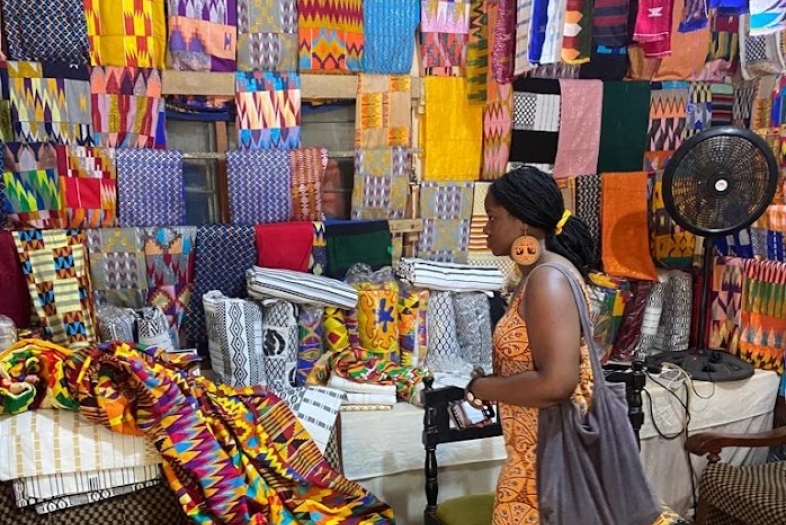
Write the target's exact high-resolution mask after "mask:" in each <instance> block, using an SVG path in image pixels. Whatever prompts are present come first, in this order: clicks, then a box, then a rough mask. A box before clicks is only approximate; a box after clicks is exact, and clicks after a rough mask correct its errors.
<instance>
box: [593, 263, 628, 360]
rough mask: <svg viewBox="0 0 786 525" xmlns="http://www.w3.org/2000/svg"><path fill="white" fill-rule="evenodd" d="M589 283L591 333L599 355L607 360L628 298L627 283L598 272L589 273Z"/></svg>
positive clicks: (615, 339) (620, 324) (612, 349)
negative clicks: (599, 350)
mask: <svg viewBox="0 0 786 525" xmlns="http://www.w3.org/2000/svg"><path fill="white" fill-rule="evenodd" d="M590 281H591V284H590V285H589V286H588V287H587V295H588V297H589V303H590V304H589V306H590V318H591V319H590V320H591V322H592V335H593V337H594V339H595V342H596V343H597V345H598V348H599V349H601V350H603V355H602V356H600V358H601V360H602V361H603V362H605V361H607V360H608V359H609V358H610V357H611V354H612V352H613V351H614V344H615V343H616V342H617V336H618V334H619V330H620V327H621V326H622V322H623V319H624V315H625V305H626V303H627V301H628V299H629V296H630V293H629V291H628V288H629V283H628V282H627V281H623V280H619V279H615V278H613V277H610V276H608V275H604V274H600V273H592V274H590Z"/></svg>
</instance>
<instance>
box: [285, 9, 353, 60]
mask: <svg viewBox="0 0 786 525" xmlns="http://www.w3.org/2000/svg"><path fill="white" fill-rule="evenodd" d="M297 16H298V19H297V34H298V54H299V63H298V69H299V70H300V71H328V72H332V73H341V72H344V71H360V70H361V69H360V65H361V61H362V59H363V49H364V43H365V37H364V23H363V2H362V1H361V0H298V1H297Z"/></svg>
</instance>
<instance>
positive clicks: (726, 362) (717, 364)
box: [646, 348, 754, 383]
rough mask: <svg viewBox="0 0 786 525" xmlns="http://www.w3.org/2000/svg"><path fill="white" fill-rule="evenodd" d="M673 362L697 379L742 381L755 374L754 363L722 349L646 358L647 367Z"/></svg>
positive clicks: (682, 352) (658, 366)
mask: <svg viewBox="0 0 786 525" xmlns="http://www.w3.org/2000/svg"><path fill="white" fill-rule="evenodd" d="M663 363H671V364H673V365H677V366H678V367H680V368H682V369H683V370H685V372H687V373H688V375H689V376H690V377H691V379H693V380H695V381H709V382H712V383H723V382H726V381H741V380H743V379H748V378H749V377H751V376H752V375H753V372H754V367H753V365H752V364H750V363H748V362H746V361H743V360H742V359H740V358H739V357H737V356H733V355H731V354H730V353H728V352H724V351H722V350H711V349H696V348H694V349H690V350H685V351H680V352H662V353H660V354H657V355H653V356H650V357H648V358H647V359H646V364H647V368H649V369H651V367H653V368H660V367H661V366H662V365H663Z"/></svg>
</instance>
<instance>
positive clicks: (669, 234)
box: [649, 172, 696, 268]
mask: <svg viewBox="0 0 786 525" xmlns="http://www.w3.org/2000/svg"><path fill="white" fill-rule="evenodd" d="M649 217H650V224H649V231H650V237H651V239H650V242H651V243H652V244H651V246H652V258H653V259H655V261H656V262H657V263H658V264H659V265H661V266H665V267H666V268H689V267H690V266H692V265H693V254H694V252H695V251H696V237H695V236H694V235H693V234H692V233H690V232H688V231H686V230H684V229H683V228H681V227H680V226H679V225H677V224H676V223H675V222H674V220H673V219H672V218H671V216H670V215H669V213H668V212H667V211H666V205H665V204H664V202H663V172H658V173H657V174H656V176H655V181H654V184H653V188H652V199H651V201H650V213H649Z"/></svg>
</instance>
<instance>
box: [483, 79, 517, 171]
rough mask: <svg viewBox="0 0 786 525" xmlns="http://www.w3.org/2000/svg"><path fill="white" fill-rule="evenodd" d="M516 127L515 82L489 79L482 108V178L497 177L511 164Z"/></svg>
mask: <svg viewBox="0 0 786 525" xmlns="http://www.w3.org/2000/svg"><path fill="white" fill-rule="evenodd" d="M512 130H513V86H512V85H511V84H498V83H497V82H496V81H495V80H490V81H489V86H488V100H487V101H486V105H485V107H484V108H483V169H482V172H481V174H480V178H481V179H483V180H493V179H498V178H499V177H501V176H502V175H504V174H505V172H506V171H507V168H508V157H509V155H510V141H511V137H512Z"/></svg>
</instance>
